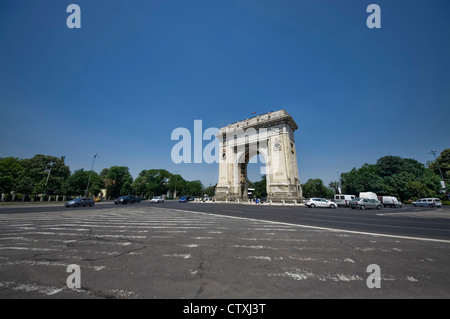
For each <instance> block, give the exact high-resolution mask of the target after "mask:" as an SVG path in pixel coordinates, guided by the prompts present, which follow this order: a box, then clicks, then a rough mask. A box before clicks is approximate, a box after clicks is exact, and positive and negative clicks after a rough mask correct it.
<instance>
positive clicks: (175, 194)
mask: <svg viewBox="0 0 450 319" xmlns="http://www.w3.org/2000/svg"><path fill="white" fill-rule="evenodd" d="M175 173H179V172H178V171H175ZM175 176H176V174H175V175H174V177H175ZM175 198H177V179H176V178H175V191H174V194H173V199H175Z"/></svg>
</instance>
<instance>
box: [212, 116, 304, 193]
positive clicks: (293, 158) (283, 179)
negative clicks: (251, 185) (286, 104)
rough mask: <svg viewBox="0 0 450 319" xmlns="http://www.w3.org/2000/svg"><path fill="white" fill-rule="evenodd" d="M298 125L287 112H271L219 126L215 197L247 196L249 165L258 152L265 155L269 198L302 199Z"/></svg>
mask: <svg viewBox="0 0 450 319" xmlns="http://www.w3.org/2000/svg"><path fill="white" fill-rule="evenodd" d="M297 128H298V126H297V124H296V123H295V121H294V120H293V118H292V117H291V116H290V115H289V114H288V113H287V112H286V111H285V110H280V111H276V112H269V113H266V114H262V115H259V116H255V117H252V118H249V119H246V120H243V121H240V122H236V123H233V124H230V125H228V126H226V127H223V128H221V129H220V132H219V134H217V135H216V137H217V138H218V139H219V145H220V148H219V150H220V153H221V154H220V158H219V181H218V183H217V187H216V196H215V199H216V200H218V201H222V200H228V201H238V200H239V201H243V200H247V199H248V187H247V181H248V179H247V166H248V163H249V161H250V160H251V159H252V158H253V159H254V158H255V155H261V156H263V157H264V162H265V174H266V180H267V200H269V201H270V200H272V201H275V202H281V201H291V202H292V201H293V200H297V201H299V200H301V198H302V188H301V185H300V181H299V177H298V168H297V152H296V150H295V138H294V131H295V130H297Z"/></svg>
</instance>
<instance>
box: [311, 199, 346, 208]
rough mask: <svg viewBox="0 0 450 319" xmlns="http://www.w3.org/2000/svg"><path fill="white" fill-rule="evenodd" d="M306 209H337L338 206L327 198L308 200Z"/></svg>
mask: <svg viewBox="0 0 450 319" xmlns="http://www.w3.org/2000/svg"><path fill="white" fill-rule="evenodd" d="M305 205H306V207H308V208H314V207H329V208H336V207H338V205H337V204H336V203H335V202H332V201H331V200H328V199H325V198H308V199H307V200H306V202H305Z"/></svg>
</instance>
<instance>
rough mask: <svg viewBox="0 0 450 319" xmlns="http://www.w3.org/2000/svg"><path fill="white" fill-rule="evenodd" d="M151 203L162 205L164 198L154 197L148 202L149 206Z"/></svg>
mask: <svg viewBox="0 0 450 319" xmlns="http://www.w3.org/2000/svg"><path fill="white" fill-rule="evenodd" d="M153 203H164V197H162V196H154V197H153V198H152V199H151V200H150V204H153Z"/></svg>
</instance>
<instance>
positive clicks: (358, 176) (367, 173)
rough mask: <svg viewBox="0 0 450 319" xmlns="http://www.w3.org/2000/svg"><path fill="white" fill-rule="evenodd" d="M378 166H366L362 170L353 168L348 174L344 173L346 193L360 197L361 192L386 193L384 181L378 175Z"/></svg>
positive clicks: (343, 179)
mask: <svg viewBox="0 0 450 319" xmlns="http://www.w3.org/2000/svg"><path fill="white" fill-rule="evenodd" d="M376 170H377V167H376V165H369V164H364V165H363V166H362V167H361V168H360V169H356V168H353V169H352V170H351V171H350V172H348V173H342V174H341V179H342V187H343V190H344V193H346V194H352V195H358V194H359V193H360V192H375V193H377V194H378V193H380V194H382V193H384V192H385V188H386V187H385V183H384V180H383V179H382V178H381V177H380V176H378V175H377V173H376Z"/></svg>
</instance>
